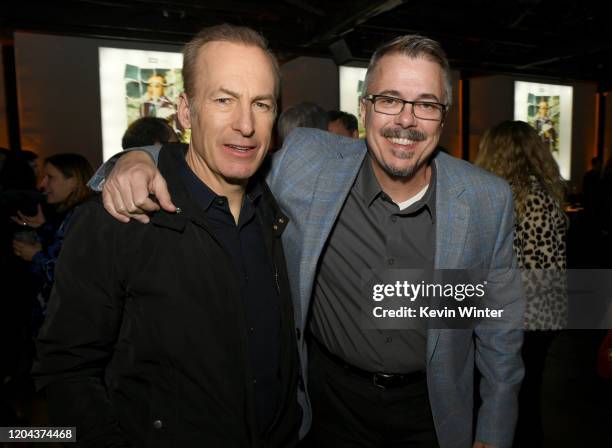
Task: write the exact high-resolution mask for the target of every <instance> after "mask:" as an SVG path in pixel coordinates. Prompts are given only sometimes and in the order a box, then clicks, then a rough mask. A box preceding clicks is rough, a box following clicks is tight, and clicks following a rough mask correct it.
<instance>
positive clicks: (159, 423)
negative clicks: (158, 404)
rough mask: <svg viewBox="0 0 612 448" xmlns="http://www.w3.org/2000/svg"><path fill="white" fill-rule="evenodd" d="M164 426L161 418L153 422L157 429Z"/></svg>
mask: <svg viewBox="0 0 612 448" xmlns="http://www.w3.org/2000/svg"><path fill="white" fill-rule="evenodd" d="M162 426H164V425H163V423H162V421H161V420H155V421H154V422H153V428H155V429H162Z"/></svg>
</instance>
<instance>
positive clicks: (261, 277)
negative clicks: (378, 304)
mask: <svg viewBox="0 0 612 448" xmlns="http://www.w3.org/2000/svg"><path fill="white" fill-rule="evenodd" d="M183 76H184V82H185V93H184V94H182V95H181V97H180V101H179V110H178V114H179V120H180V121H181V124H182V125H183V126H184V127H185V128H191V131H192V134H191V135H192V137H191V143H190V145H189V146H187V145H180V144H168V145H166V146H164V147H163V148H162V151H161V154H160V170H161V172H162V173H163V175H164V177H165V178H166V180H167V182H168V187H169V189H170V191H171V194H172V197H173V200H174V203H175V204H176V205H177V208H175V209H174V212H171V213H167V212H163V211H159V212H157V213H155V214H153V215H152V216H151V217H150V220H151V223H152V225H149V226H142V225H141V224H140V223H138V222H136V221H132V222H131V223H130V224H128V225H127V226H126V225H122V224H120V223H117V222H116V221H115V220H114V219H112V218H111V217H110V216H109V215H108V214H107V213H106V212H105V211H104V209H103V208H102V204H101V203H100V200H98V201H93V202H89V203H87V204H85V205H84V206H82V207H81V208H80V209H79V210H78V211H77V212H76V213H75V216H74V217H73V220H72V222H71V225H70V228H69V229H68V234H67V238H66V240H65V243H64V248H63V249H62V253H61V256H60V260H59V262H58V266H57V271H56V284H55V289H54V292H53V294H52V297H51V299H50V306H49V309H50V311H49V315H48V317H47V321H46V322H45V325H44V327H43V329H42V331H41V336H40V338H39V341H38V357H39V358H38V361H37V363H36V365H35V367H34V374H35V377H36V380H37V385H38V386H39V387H40V388H44V389H45V390H46V392H47V396H48V399H49V409H50V419H51V423H52V424H54V425H62V426H76V427H77V441H78V442H80V443H81V444H82V445H84V446H146V447H151V446H160V447H161V446H163V447H168V446H181V447H182V446H207V447H208V446H210V447H286V446H292V445H294V444H295V443H296V442H297V430H298V427H299V409H298V405H297V400H296V391H297V382H298V372H297V371H298V368H297V353H296V341H295V334H294V330H293V328H294V323H293V314H292V306H291V300H290V294H289V286H288V281H287V275H286V268H285V260H284V255H283V250H282V246H281V241H280V236H281V234H282V232H283V229H284V227H285V226H286V223H287V218H286V217H285V216H284V215H283V214H282V213H281V211H280V210H279V209H278V207H277V205H276V203H275V201H274V198H273V197H272V195H271V193H270V191H269V190H268V187H267V185H266V184H265V183H264V182H263V181H260V180H258V179H257V178H255V177H253V175H254V174H255V172H256V171H257V168H258V167H259V166H260V165H261V162H262V161H263V159H264V157H265V154H266V151H267V149H268V146H269V142H270V135H271V131H272V125H273V122H274V118H275V114H276V98H277V96H278V87H279V75H278V66H277V64H276V61H275V60H274V57H273V56H272V55H271V53H270V52H269V50H268V49H267V47H266V43H265V41H264V40H263V38H262V37H261V36H260V35H259V34H257V33H255V32H254V31H252V30H250V29H247V28H242V27H234V26H228V25H222V26H217V27H211V28H207V29H204V30H202V31H201V32H200V33H199V34H198V35H197V36H196V37H195V38H194V39H192V41H191V42H189V43H188V44H187V45H186V47H185V50H184V66H183ZM125 206H126V207H128V208H129V207H132V206H133V204H125Z"/></svg>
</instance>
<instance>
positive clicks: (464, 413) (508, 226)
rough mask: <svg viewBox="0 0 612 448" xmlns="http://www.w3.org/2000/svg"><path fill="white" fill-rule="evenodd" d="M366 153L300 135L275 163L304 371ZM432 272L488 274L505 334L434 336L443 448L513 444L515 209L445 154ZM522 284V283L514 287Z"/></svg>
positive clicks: (433, 387)
mask: <svg viewBox="0 0 612 448" xmlns="http://www.w3.org/2000/svg"><path fill="white" fill-rule="evenodd" d="M366 153H367V147H366V144H365V142H364V141H363V140H354V139H348V138H344V137H338V136H336V135H333V134H330V133H328V132H324V131H318V130H314V129H297V130H295V131H294V132H292V133H291V134H290V136H289V137H288V138H287V140H286V141H285V144H284V145H283V148H282V149H281V150H280V151H279V152H278V153H277V154H275V156H274V159H273V163H272V168H271V171H270V173H269V175H268V179H267V180H268V183H269V185H270V188H271V189H272V192H273V193H274V195H275V197H276V199H277V201H278V204H279V205H280V207H281V209H283V211H284V212H285V213H286V214H287V215H288V217H289V220H290V221H289V224H288V226H287V228H286V229H285V231H284V233H283V244H284V249H285V255H286V259H287V264H288V271H289V279H290V283H291V287H292V295H293V301H294V309H295V319H296V326H297V328H296V331H297V334H298V337H299V340H298V350H299V354H300V360H301V367H302V373H303V375H304V379H305V380H306V379H307V372H308V359H307V349H306V344H305V341H304V338H303V334H304V330H305V328H306V325H307V322H306V319H307V316H308V308H309V306H310V303H311V296H312V290H313V284H314V280H315V273H316V269H317V265H318V263H319V257H320V255H321V253H322V250H323V247H324V246H325V243H326V241H327V238H328V237H329V234H330V232H331V230H332V227H333V224H334V222H335V221H336V219H337V217H338V214H339V213H340V209H341V207H342V204H343V203H344V201H345V199H346V197H347V195H348V194H349V191H350V188H351V186H352V184H353V182H354V181H355V178H356V176H357V173H358V171H359V168H360V166H361V163H362V161H363V159H364V157H365V156H366ZM434 163H435V164H436V170H437V184H436V253H435V268H436V269H465V268H473V267H479V268H483V269H487V270H488V272H489V274H488V277H487V281H488V288H491V289H492V290H494V289H495V288H497V290H498V291H499V297H498V299H497V300H498V303H497V305H499V306H501V307H503V308H504V309H505V312H504V315H505V316H508V317H507V318H506V322H505V324H506V326H505V328H500V326H499V325H497V326H495V328H492V327H490V326H489V327H488V328H487V326H488V324H487V322H486V321H485V322H484V323H481V324H479V326H477V327H476V328H475V329H474V330H471V329H470V330H454V329H453V330H450V329H431V330H428V336H427V364H426V365H427V384H428V390H429V396H430V402H431V407H432V413H433V418H434V423H435V427H436V433H437V436H438V441H439V443H440V446H441V447H442V448H469V447H471V446H472V442H473V440H478V441H481V442H486V443H490V444H493V445H494V446H496V447H499V448H502V447H510V446H511V445H512V438H513V434H514V426H515V422H516V418H517V395H518V390H519V387H520V383H521V380H522V377H523V364H522V360H521V356H520V348H521V345H522V338H523V334H522V331H520V330H517V329H519V328H521V326H522V318H523V316H522V315H523V309H524V296H523V293H522V290H521V288H520V287H518V288H517V287H513V288H509V287H508V286H509V285H516V284H517V279H518V272H517V271H516V259H515V256H514V253H513V248H512V239H513V223H514V207H513V200H512V193H511V190H510V188H509V186H508V184H507V183H506V182H504V181H503V180H502V179H500V178H498V177H496V176H494V175H492V174H490V173H487V172H485V171H483V170H481V169H479V168H476V167H474V166H473V165H471V164H469V163H467V162H465V161H462V160H459V159H456V158H453V157H451V156H448V155H446V154H443V153H439V154H436V155H435V156H434ZM518 284H520V281H519V282H518ZM474 365H477V366H478V369H479V370H480V372H481V374H482V381H481V385H480V395H481V399H482V405H481V407H480V409H479V411H478V420H477V426H476V428H477V430H476V437H475V438H473V437H472V413H473V373H474ZM299 399H300V403H301V404H302V407H303V408H304V421H303V424H302V428H301V434H302V435H303V434H305V432H306V431H307V430H308V428H309V427H310V424H311V419H312V414H311V410H310V405H309V402H308V394H307V382H306V384H305V385H303V387H302V390H301V393H300V397H299Z"/></svg>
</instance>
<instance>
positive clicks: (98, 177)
mask: <svg viewBox="0 0 612 448" xmlns="http://www.w3.org/2000/svg"><path fill="white" fill-rule="evenodd" d="M160 150H161V145H159V144H157V145H150V146H143V147H142V148H128V149H125V150H123V151H121V152H120V153H117V154H115V155H114V156H113V157H111V158H110V159H108V160H107V161H106V162H104V163H103V164H102V165H100V167H99V168H98V169H97V170H96V172H95V173H94V175H93V176H92V177H91V179H89V182H87V186H88V187H89V188H91V189H92V190H93V191H97V192H100V191H102V187H103V186H104V181H105V180H106V178H107V177H108V175H109V174H110V172H111V171H112V170H113V168H114V167H115V163H117V160H119V158H120V157H122V156H124V155H125V154H127V153H128V152H130V151H144V152H146V153H147V154H149V156H151V159H153V163H155V165H157V164H158V162H159V152H160Z"/></svg>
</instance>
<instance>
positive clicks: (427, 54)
mask: <svg viewBox="0 0 612 448" xmlns="http://www.w3.org/2000/svg"><path fill="white" fill-rule="evenodd" d="M390 54H400V55H403V56H406V57H409V58H411V59H417V58H425V59H428V60H430V61H432V62H436V63H437V64H438V65H440V67H441V68H442V81H443V83H444V95H445V97H446V98H445V99H444V100H443V101H444V102H445V104H446V105H447V106H450V105H451V102H452V100H453V88H452V85H451V74H450V65H449V63H448V59H447V58H446V53H445V52H444V50H443V49H442V47H441V46H440V44H439V43H438V42H436V41H435V40H433V39H429V38H427V37H424V36H420V35H418V34H409V35H405V36H400V37H397V38H395V39H393V40H391V41H389V42H387V43H385V44H383V45H382V46H380V47H378V49H376V51H375V52H374V54H373V55H372V58H371V59H370V64H369V65H368V70H367V72H366V77H365V81H364V85H363V96H365V95H368V94H370V92H368V88H369V86H370V83H371V82H372V78H373V77H374V76H375V72H376V69H377V66H378V62H379V61H380V59H381V58H382V57H383V56H387V55H390Z"/></svg>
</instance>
